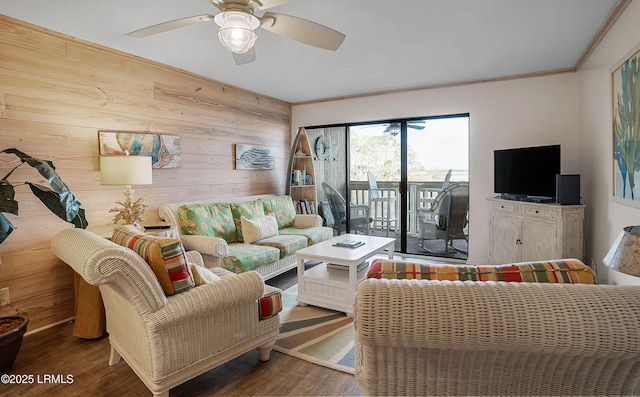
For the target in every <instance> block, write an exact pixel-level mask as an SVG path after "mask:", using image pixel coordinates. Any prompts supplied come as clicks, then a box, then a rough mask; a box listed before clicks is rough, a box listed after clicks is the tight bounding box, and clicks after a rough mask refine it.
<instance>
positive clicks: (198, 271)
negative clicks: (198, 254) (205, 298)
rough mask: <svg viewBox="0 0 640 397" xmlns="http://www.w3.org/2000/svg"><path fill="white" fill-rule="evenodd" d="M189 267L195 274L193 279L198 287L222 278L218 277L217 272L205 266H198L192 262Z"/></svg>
mask: <svg viewBox="0 0 640 397" xmlns="http://www.w3.org/2000/svg"><path fill="white" fill-rule="evenodd" d="M189 268H190V269H191V274H193V281H195V283H196V287H197V286H199V285H203V284H209V283H212V282H214V281H216V280H220V277H218V275H217V274H215V273H214V272H212V271H211V270H209V269H207V268H206V267H204V266H198V265H194V264H193V263H190V264H189Z"/></svg>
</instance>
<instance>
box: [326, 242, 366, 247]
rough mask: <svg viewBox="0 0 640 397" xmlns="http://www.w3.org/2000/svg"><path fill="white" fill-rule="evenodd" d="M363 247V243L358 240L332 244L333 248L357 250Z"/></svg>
mask: <svg viewBox="0 0 640 397" xmlns="http://www.w3.org/2000/svg"><path fill="white" fill-rule="evenodd" d="M363 245H364V241H360V240H342V241H338V242H337V243H334V244H333V246H334V247H344V248H358V247H361V246H363Z"/></svg>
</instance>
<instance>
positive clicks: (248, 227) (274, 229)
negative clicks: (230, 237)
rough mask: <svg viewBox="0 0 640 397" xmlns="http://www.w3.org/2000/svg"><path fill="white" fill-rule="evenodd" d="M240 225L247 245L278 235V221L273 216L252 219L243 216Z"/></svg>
mask: <svg viewBox="0 0 640 397" xmlns="http://www.w3.org/2000/svg"><path fill="white" fill-rule="evenodd" d="M240 223H241V224H242V236H243V239H244V242H245V243H247V244H251V243H253V242H254V241H258V240H262V239H263V238H267V237H273V236H277V235H278V221H277V220H276V217H275V215H273V214H269V215H265V216H259V217H256V218H252V219H247V218H245V217H244V216H243V217H241V218H240Z"/></svg>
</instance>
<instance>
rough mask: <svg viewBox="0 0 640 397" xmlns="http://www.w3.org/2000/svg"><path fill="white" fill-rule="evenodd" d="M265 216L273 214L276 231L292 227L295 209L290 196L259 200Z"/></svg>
mask: <svg viewBox="0 0 640 397" xmlns="http://www.w3.org/2000/svg"><path fill="white" fill-rule="evenodd" d="M261 201H262V206H263V207H264V213H265V214H274V215H275V216H276V219H277V220H278V229H282V228H285V227H290V226H293V220H294V219H295V217H296V208H295V207H294V205H293V200H291V197H290V196H277V197H269V198H263V199H261Z"/></svg>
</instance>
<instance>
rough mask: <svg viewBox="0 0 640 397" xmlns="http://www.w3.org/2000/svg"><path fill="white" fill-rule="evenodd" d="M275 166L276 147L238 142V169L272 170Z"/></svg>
mask: <svg viewBox="0 0 640 397" xmlns="http://www.w3.org/2000/svg"><path fill="white" fill-rule="evenodd" d="M275 168H276V159H275V148H272V147H266V146H256V145H244V144H236V169H237V170H272V169H275Z"/></svg>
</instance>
